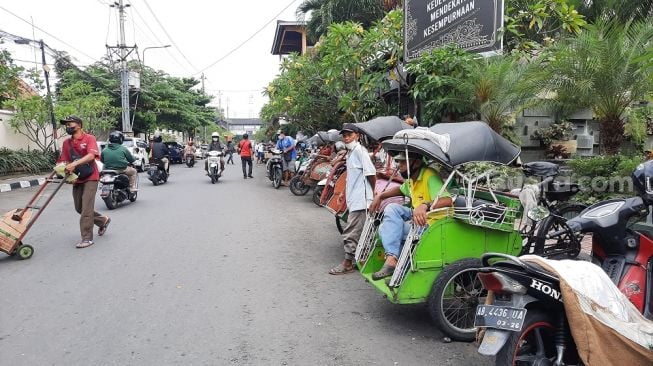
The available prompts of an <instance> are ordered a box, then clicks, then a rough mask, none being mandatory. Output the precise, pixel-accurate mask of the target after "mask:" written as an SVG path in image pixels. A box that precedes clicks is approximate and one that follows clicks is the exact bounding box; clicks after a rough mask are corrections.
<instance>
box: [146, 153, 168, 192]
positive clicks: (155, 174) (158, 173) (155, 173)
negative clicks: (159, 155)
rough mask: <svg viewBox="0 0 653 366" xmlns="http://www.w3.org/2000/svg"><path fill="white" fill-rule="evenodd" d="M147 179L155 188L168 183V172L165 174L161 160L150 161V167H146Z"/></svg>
mask: <svg viewBox="0 0 653 366" xmlns="http://www.w3.org/2000/svg"><path fill="white" fill-rule="evenodd" d="M147 179H149V180H150V181H151V182H152V184H154V185H155V186H158V185H159V184H162V183H165V182H167V181H168V172H166V168H165V164H164V163H163V162H162V161H161V160H158V159H152V160H150V165H149V166H148V167H147Z"/></svg>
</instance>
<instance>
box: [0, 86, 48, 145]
mask: <svg viewBox="0 0 653 366" xmlns="http://www.w3.org/2000/svg"><path fill="white" fill-rule="evenodd" d="M4 105H5V106H8V107H9V108H11V109H12V110H13V111H14V115H13V116H12V117H11V120H10V121H9V125H10V126H11V128H12V129H13V130H14V132H16V133H19V134H21V135H23V136H25V137H27V139H28V140H30V141H31V142H34V143H35V144H36V145H37V146H38V147H39V149H41V150H42V151H43V152H45V151H49V150H54V138H53V135H52V128H51V121H50V112H49V109H48V104H47V101H46V100H45V98H43V97H41V96H39V95H33V96H20V97H18V98H16V99H13V100H8V101H5V104H4Z"/></svg>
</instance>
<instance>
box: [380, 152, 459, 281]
mask: <svg viewBox="0 0 653 366" xmlns="http://www.w3.org/2000/svg"><path fill="white" fill-rule="evenodd" d="M394 160H395V161H397V162H398V163H399V172H400V173H401V175H402V177H404V179H405V181H404V183H403V184H402V185H401V186H398V187H395V188H392V189H389V190H386V191H384V192H381V193H380V194H377V195H375V196H374V199H373V200H372V204H371V205H370V211H372V212H375V211H377V210H378V209H379V207H380V205H381V201H383V200H384V199H386V198H390V197H394V196H401V195H403V196H408V197H411V198H412V201H411V206H412V207H406V206H403V205H400V204H398V203H391V204H389V205H387V206H386V207H385V209H384V210H383V215H384V216H383V221H382V222H381V226H380V227H379V237H380V239H381V244H383V249H385V263H384V264H383V267H381V269H380V270H379V271H378V272H375V273H374V274H373V275H372V279H374V280H380V279H382V278H385V277H389V276H391V275H392V273H393V272H394V270H395V267H396V266H397V259H398V258H399V254H400V253H401V248H402V246H403V244H404V240H405V239H406V236H408V231H409V230H410V225H409V224H408V222H409V221H410V220H411V219H412V220H413V222H414V223H415V224H416V225H418V226H426V225H427V224H428V222H427V218H426V213H427V212H428V211H430V210H434V209H436V208H442V207H451V206H452V203H453V202H452V200H451V196H450V195H449V193H448V192H447V191H446V190H444V191H443V192H442V194H440V197H439V198H438V199H437V201H435V202H433V200H434V199H435V198H436V197H438V193H439V192H440V190H441V189H442V186H443V184H444V182H443V181H442V179H441V178H440V176H439V175H438V172H437V171H436V170H435V169H433V168H430V167H428V166H426V164H425V163H424V160H423V158H422V157H421V156H419V155H417V154H413V153H409V154H408V157H406V154H405V153H403V152H401V153H399V154H397V155H396V156H395V157H394ZM408 167H410V179H408V178H409V177H408Z"/></svg>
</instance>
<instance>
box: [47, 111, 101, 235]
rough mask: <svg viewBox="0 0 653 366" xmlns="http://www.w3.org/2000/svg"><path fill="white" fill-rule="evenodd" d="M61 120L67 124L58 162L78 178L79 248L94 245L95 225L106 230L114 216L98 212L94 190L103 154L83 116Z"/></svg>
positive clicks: (75, 195)
mask: <svg viewBox="0 0 653 366" xmlns="http://www.w3.org/2000/svg"><path fill="white" fill-rule="evenodd" d="M60 123H61V124H63V125H65V126H66V133H67V134H68V135H70V136H71V137H70V138H68V139H66V140H65V141H64V143H63V146H62V147H61V154H60V155H59V158H58V159H57V163H65V164H66V168H65V171H66V173H75V174H76V175H77V177H78V178H77V180H76V181H75V182H74V183H73V203H74V205H75V211H77V213H79V215H80V217H79V231H80V233H81V236H82V238H81V239H82V240H81V241H80V242H79V243H77V245H76V247H77V248H86V247H88V246H91V245H93V224H95V225H97V227H98V228H99V229H98V235H99V236H102V235H104V233H105V232H106V231H107V227H108V226H109V223H111V218H109V217H108V216H104V215H101V214H99V213H98V212H96V211H95V193H96V192H97V189H98V181H99V180H100V172H99V171H98V167H97V164H96V163H95V160H96V159H97V158H98V157H99V156H100V153H99V151H98V145H97V141H96V140H95V136H93V135H91V134H90V133H86V132H84V130H83V122H82V119H81V118H79V117H77V116H68V117H66V118H64V119H62V120H60Z"/></svg>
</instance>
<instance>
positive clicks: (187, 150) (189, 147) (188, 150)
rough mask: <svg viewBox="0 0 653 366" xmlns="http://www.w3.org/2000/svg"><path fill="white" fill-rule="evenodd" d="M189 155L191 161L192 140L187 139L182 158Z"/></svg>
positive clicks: (192, 152) (192, 151) (193, 150)
mask: <svg viewBox="0 0 653 366" xmlns="http://www.w3.org/2000/svg"><path fill="white" fill-rule="evenodd" d="M188 156H190V157H191V159H193V161H194V160H195V149H194V148H193V141H192V140H189V141H188V143H187V144H186V147H185V148H184V160H186V158H187V157H188Z"/></svg>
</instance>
